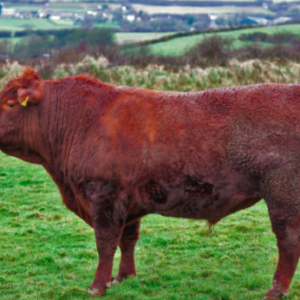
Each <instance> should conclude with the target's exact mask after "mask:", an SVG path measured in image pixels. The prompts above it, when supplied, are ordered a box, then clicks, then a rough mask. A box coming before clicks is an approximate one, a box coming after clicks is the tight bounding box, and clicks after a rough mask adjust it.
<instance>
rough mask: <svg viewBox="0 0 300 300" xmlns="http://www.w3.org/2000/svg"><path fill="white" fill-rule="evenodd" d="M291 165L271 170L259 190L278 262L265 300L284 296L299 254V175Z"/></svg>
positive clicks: (276, 299)
mask: <svg viewBox="0 0 300 300" xmlns="http://www.w3.org/2000/svg"><path fill="white" fill-rule="evenodd" d="M298 170H299V169H298V168H296V167H295V166H285V167H284V168H282V169H278V170H275V171H272V172H271V173H269V174H268V176H267V177H266V178H265V180H264V184H263V186H262V191H263V193H264V197H265V200H266V202H267V205H268V210H269V214H270V218H271V223H272V228H273V231H274V233H275V235H276V238H277V245H278V250H279V260H278V264H277V269H276V272H275V275H274V279H273V285H272V287H271V289H270V290H269V291H268V292H267V293H266V295H265V299H269V300H278V299H280V298H281V296H283V295H286V294H287V293H288V290H289V286H290V284H291V281H292V278H293V275H294V273H295V270H296V267H297V264H298V260H299V255H300V238H299V236H300V174H299V171H298Z"/></svg>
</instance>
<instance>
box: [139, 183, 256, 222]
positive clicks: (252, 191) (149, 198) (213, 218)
mask: <svg viewBox="0 0 300 300" xmlns="http://www.w3.org/2000/svg"><path fill="white" fill-rule="evenodd" d="M239 186H241V188H237V185H236V184H234V182H231V183H230V184H228V185H225V186H223V187H222V188H221V189H218V188H217V187H216V185H213V184H210V183H201V184H198V185H195V184H193V185H191V186H186V185H185V186H180V185H179V186H177V187H166V186H163V185H161V184H157V183H154V182H151V183H150V184H148V185H146V186H145V187H144V188H143V189H142V191H141V194H140V196H141V197H140V201H141V202H140V204H141V205H142V206H143V207H144V208H146V209H147V210H148V211H149V212H150V213H158V214H161V215H163V216H171V217H180V218H190V219H205V220H208V221H210V222H211V223H216V222H218V221H219V220H220V219H222V218H224V217H225V216H228V215H230V214H232V213H234V212H236V211H239V210H242V209H245V208H247V207H250V206H252V205H254V204H255V203H257V202H258V201H259V200H260V199H261V196H260V194H259V191H258V190H257V188H256V185H255V184H252V183H250V184H244V185H239Z"/></svg>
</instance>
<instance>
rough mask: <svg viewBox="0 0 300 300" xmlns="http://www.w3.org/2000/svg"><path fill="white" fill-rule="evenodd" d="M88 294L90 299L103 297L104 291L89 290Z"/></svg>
mask: <svg viewBox="0 0 300 300" xmlns="http://www.w3.org/2000/svg"><path fill="white" fill-rule="evenodd" d="M89 294H90V296H91V297H101V296H104V295H105V289H96V288H89Z"/></svg>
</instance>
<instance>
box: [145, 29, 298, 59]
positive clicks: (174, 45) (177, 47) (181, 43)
mask: <svg viewBox="0 0 300 300" xmlns="http://www.w3.org/2000/svg"><path fill="white" fill-rule="evenodd" d="M253 32H265V33H268V34H274V33H279V32H289V33H294V34H298V35H300V24H291V25H282V26H273V27H263V28H250V29H241V30H236V31H229V32H221V33H205V34H198V35H193V36H187V37H181V38H174V39H172V40H169V41H166V42H161V43H157V44H153V45H151V46H149V47H150V51H151V53H153V54H157V55H172V56H175V55H181V54H183V53H184V52H186V51H187V50H188V49H189V48H191V47H193V46H194V45H196V44H197V43H200V42H201V41H202V40H203V39H204V38H208V37H211V36H213V35H218V36H221V37H224V38H229V39H233V47H234V48H236V49H240V48H243V47H245V46H246V45H247V44H248V43H247V42H243V41H240V40H239V39H238V38H239V36H240V35H242V34H244V33H253Z"/></svg>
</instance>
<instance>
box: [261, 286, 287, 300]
mask: <svg viewBox="0 0 300 300" xmlns="http://www.w3.org/2000/svg"><path fill="white" fill-rule="evenodd" d="M287 295H288V292H283V291H281V290H279V289H276V288H272V289H270V290H269V291H268V292H267V293H266V294H265V296H264V298H263V299H266V300H280V299H281V297H282V296H287Z"/></svg>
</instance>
